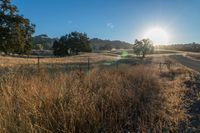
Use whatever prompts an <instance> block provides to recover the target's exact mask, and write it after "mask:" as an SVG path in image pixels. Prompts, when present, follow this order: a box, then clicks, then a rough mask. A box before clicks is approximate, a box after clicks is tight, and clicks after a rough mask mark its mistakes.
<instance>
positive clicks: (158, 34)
mask: <svg viewBox="0 0 200 133" xmlns="http://www.w3.org/2000/svg"><path fill="white" fill-rule="evenodd" d="M144 38H149V39H150V40H152V41H153V43H154V45H166V44H168V43H169V35H168V33H167V32H166V31H165V30H164V29H163V28H160V27H155V28H152V29H150V30H148V31H147V32H146V33H145V34H144Z"/></svg>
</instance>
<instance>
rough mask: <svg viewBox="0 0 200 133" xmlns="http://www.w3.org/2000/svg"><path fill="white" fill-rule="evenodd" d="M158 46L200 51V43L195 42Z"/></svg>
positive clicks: (169, 48)
mask: <svg viewBox="0 0 200 133" xmlns="http://www.w3.org/2000/svg"><path fill="white" fill-rule="evenodd" d="M158 48H161V49H168V50H180V51H188V52H200V44H198V43H195V42H193V43H190V44H173V45H162V46H158Z"/></svg>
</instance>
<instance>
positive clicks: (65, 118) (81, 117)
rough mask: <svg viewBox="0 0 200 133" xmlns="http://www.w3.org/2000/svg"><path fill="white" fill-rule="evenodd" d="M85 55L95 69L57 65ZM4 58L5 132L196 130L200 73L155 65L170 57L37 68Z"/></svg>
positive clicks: (1, 125) (96, 58) (97, 58)
mask: <svg viewBox="0 0 200 133" xmlns="http://www.w3.org/2000/svg"><path fill="white" fill-rule="evenodd" d="M88 57H89V58H90V61H91V63H92V62H94V64H95V63H96V64H95V65H94V66H93V67H92V68H90V71H83V69H77V70H76V69H74V70H72V71H66V69H61V67H58V66H57V65H55V64H59V65H60V66H63V67H68V65H66V64H76V65H77V64H80V63H83V64H84V63H86V64H87V62H88ZM0 59H1V63H2V64H4V65H2V67H1V68H0V69H1V75H0V91H1V97H0V101H1V102H0V107H1V109H0V132H16V133H18V132H19V133H23V132H24V133H26V132H167V131H169V132H182V131H186V132H189V131H192V132H198V128H199V126H198V124H199V119H198V113H195V112H192V111H190V110H191V109H192V110H193V109H196V108H198V107H199V105H198V99H199V98H200V96H199V95H198V94H199V93H197V92H199V89H198V88H197V87H198V81H199V79H198V75H197V74H196V73H195V72H193V71H192V70H189V69H187V68H186V67H183V66H182V65H180V64H179V63H176V61H172V62H174V64H172V66H171V67H170V68H168V67H167V66H165V65H163V66H162V67H159V64H156V63H154V62H166V61H167V60H170V59H169V58H168V57H154V58H147V59H146V60H138V59H137V58H133V57H132V58H131V57H127V58H120V59H119V57H118V56H117V55H115V54H108V53H99V54H83V55H79V56H74V57H66V58H44V59H41V61H40V63H41V66H40V68H37V67H34V66H37V65H36V64H37V59H24V58H13V57H1V58H0ZM113 61H115V63H114V65H113V63H112V62H113ZM98 62H100V63H98ZM109 62H111V63H110V64H109ZM106 63H107V64H106ZM52 64H54V65H55V66H52ZM104 64H105V65H106V67H105V66H104V67H102V65H104ZM144 64H145V65H144ZM49 66H50V67H49ZM49 68H51V69H50V71H49ZM192 86H193V87H192ZM191 88H192V89H191ZM194 92H195V93H194ZM191 96H192V97H191ZM194 104H196V106H195V105H194Z"/></svg>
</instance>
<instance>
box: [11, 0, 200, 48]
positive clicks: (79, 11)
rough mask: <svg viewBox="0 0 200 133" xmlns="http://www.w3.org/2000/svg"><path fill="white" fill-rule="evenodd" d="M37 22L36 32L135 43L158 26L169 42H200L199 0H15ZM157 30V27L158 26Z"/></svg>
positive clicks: (21, 10)
mask: <svg viewBox="0 0 200 133" xmlns="http://www.w3.org/2000/svg"><path fill="white" fill-rule="evenodd" d="M13 3H14V4H15V5H17V7H18V8H19V11H20V14H22V15H24V16H25V17H26V18H28V19H30V20H31V22H32V23H34V24H35V25H36V32H35V34H34V35H40V34H47V35H48V36H50V37H60V36H62V35H65V34H67V33H69V32H72V31H79V32H85V33H87V34H88V36H89V37H90V38H100V39H108V40H121V41H126V42H129V43H133V42H134V40H135V39H140V38H142V37H143V36H144V34H146V32H148V30H149V29H152V28H154V27H161V28H162V29H165V32H166V33H167V34H168V35H169V41H168V42H169V44H176V43H191V42H197V43H199V42H200V38H199V34H200V28H199V27H198V24H199V23H200V17H199V15H198V13H199V12H200V8H199V7H198V5H200V1H198V0H191V1H188V0H168V1H164V0H151V2H149V1H147V0H141V1H136V0H124V1H121V0H109V1H106V0H88V1H82V0H59V2H58V1H55V0H40V1H39V0H29V1H23V2H22V1H19V0H14V2H13ZM154 29H155V28H154Z"/></svg>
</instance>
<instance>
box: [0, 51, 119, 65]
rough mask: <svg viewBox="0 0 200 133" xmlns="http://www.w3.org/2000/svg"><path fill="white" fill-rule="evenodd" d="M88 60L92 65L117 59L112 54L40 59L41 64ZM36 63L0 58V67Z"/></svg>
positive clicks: (77, 62)
mask: <svg viewBox="0 0 200 133" xmlns="http://www.w3.org/2000/svg"><path fill="white" fill-rule="evenodd" d="M88 58H89V59H90V61H91V62H93V63H98V62H102V61H112V60H116V59H117V57H116V55H114V54H103V53H102V54H100V53H90V54H87V53H85V54H81V55H77V56H69V57H62V58H40V63H41V64H79V63H87V62H88ZM37 63H38V58H37V57H35V58H28V57H27V58H26V57H24V58H19V57H9V56H5V57H4V56H0V67H11V66H16V65H34V64H37Z"/></svg>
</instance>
